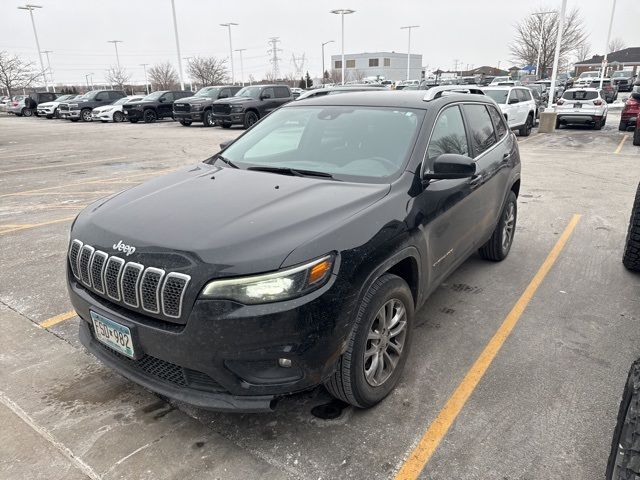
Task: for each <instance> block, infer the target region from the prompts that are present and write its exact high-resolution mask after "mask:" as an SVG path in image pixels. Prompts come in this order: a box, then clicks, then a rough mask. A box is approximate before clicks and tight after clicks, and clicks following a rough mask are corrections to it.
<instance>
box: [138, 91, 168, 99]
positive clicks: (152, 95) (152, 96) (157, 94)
mask: <svg viewBox="0 0 640 480" xmlns="http://www.w3.org/2000/svg"><path fill="white" fill-rule="evenodd" d="M162 95H164V91H160V92H153V93H150V94H149V95H147V96H146V97H144V98H143V99H142V100H157V99H159V98H160V97H161V96H162Z"/></svg>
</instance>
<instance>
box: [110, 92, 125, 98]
mask: <svg viewBox="0 0 640 480" xmlns="http://www.w3.org/2000/svg"><path fill="white" fill-rule="evenodd" d="M108 93H109V100H118V99H119V98H122V94H121V93H120V92H116V91H111V92H108Z"/></svg>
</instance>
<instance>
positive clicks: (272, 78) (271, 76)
mask: <svg viewBox="0 0 640 480" xmlns="http://www.w3.org/2000/svg"><path fill="white" fill-rule="evenodd" d="M264 79H265V80H266V81H267V82H270V83H271V82H275V81H276V76H275V75H274V74H273V72H266V73H265V74H264Z"/></svg>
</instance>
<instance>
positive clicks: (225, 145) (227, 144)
mask: <svg viewBox="0 0 640 480" xmlns="http://www.w3.org/2000/svg"><path fill="white" fill-rule="evenodd" d="M233 142H235V140H227V141H226V142H222V143H221V144H220V150H224V149H225V148H227V147H228V146H229V145H231V144H232V143H233Z"/></svg>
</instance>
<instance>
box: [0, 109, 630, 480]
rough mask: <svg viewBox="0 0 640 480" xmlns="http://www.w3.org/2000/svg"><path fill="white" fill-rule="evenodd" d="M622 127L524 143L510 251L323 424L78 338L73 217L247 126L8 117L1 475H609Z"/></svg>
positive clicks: (467, 279)
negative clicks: (158, 385)
mask: <svg viewBox="0 0 640 480" xmlns="http://www.w3.org/2000/svg"><path fill="white" fill-rule="evenodd" d="M618 122H619V112H618V113H616V112H615V111H613V110H612V111H610V112H609V118H608V121H607V125H606V126H605V127H604V129H603V130H602V131H594V130H590V129H584V128H571V129H569V128H564V129H561V130H559V131H556V132H555V133H553V134H538V133H537V131H536V130H534V132H533V133H532V135H531V136H530V137H527V138H520V139H519V140H520V152H521V159H522V187H521V190H520V197H519V202H518V206H519V212H518V213H519V215H518V217H519V218H518V228H517V233H516V239H515V243H514V245H513V249H512V251H511V254H510V255H509V257H508V258H507V259H506V260H505V261H504V262H501V263H489V262H486V261H483V260H481V259H480V258H479V257H477V256H474V257H472V258H471V259H469V260H468V261H467V262H466V263H464V264H463V266H462V267H461V268H460V269H458V270H457V271H456V272H455V273H454V274H453V275H452V276H451V277H450V278H449V279H448V280H447V281H446V283H445V284H443V285H442V286H441V287H440V288H439V289H438V290H437V291H436V292H435V293H434V294H433V295H432V297H431V298H430V299H429V300H428V301H427V303H426V305H425V306H424V307H423V308H422V309H421V310H420V311H419V312H417V319H418V327H417V330H416V334H415V336H414V340H413V342H414V343H413V346H412V352H411V356H410V358H409V361H408V363H407V365H406V368H405V372H404V376H403V379H402V381H401V382H400V384H399V385H398V388H396V390H395V391H394V392H392V394H391V395H390V396H389V397H388V398H387V399H386V400H384V401H383V402H382V403H381V404H380V405H378V406H376V407H374V408H372V409H370V410H356V409H353V408H350V407H349V408H345V409H343V410H342V412H341V414H340V415H339V416H338V418H335V419H328V420H327V419H322V418H318V417H316V416H315V415H313V414H312V412H311V410H312V408H313V407H315V406H317V405H323V404H327V403H328V402H330V397H329V395H328V394H327V392H325V391H324V390H323V389H320V388H319V389H316V390H313V391H309V392H306V393H303V394H298V395H295V396H292V397H289V398H285V399H282V400H281V401H280V402H279V403H278V406H277V408H276V411H275V412H273V413H268V414H228V413H224V414H222V413H215V412H209V411H204V410H199V409H196V408H193V407H191V406H188V405H184V404H179V403H173V402H172V403H167V402H165V401H164V400H163V399H162V398H159V397H157V396H155V395H154V394H152V393H150V392H148V391H146V390H144V389H143V388H141V387H138V386H137V385H135V384H133V383H131V382H129V381H127V380H125V379H123V378H122V377H120V376H118V375H117V374H115V373H113V372H112V371H110V370H109V369H108V368H106V367H104V366H102V365H101V364H100V363H99V362H98V361H97V360H95V359H94V358H93V357H91V356H89V355H88V354H86V353H85V352H84V350H83V349H82V348H81V346H80V344H79V341H78V335H77V329H78V322H79V319H78V317H77V316H75V315H74V312H73V311H72V307H71V304H70V302H69V300H68V297H67V292H66V286H65V275H64V268H65V267H64V266H65V254H66V251H67V245H68V241H69V235H68V232H69V228H70V225H71V221H72V220H73V218H74V217H75V215H76V214H77V213H78V212H79V211H80V210H81V209H82V208H83V207H85V206H86V205H88V204H90V203H91V202H92V201H94V200H96V199H98V198H101V197H103V196H105V195H109V194H112V193H115V192H117V191H120V190H123V189H126V188H129V187H131V186H133V185H136V184H138V183H140V182H143V181H145V180H147V179H150V178H152V177H154V176H156V175H161V174H163V173H166V172H169V171H172V170H174V169H177V168H179V167H183V166H188V165H191V164H194V163H196V162H198V161H200V160H202V159H204V158H206V157H207V156H209V155H211V154H212V153H214V152H215V151H217V146H218V144H219V143H221V142H223V141H226V140H229V139H231V138H234V137H235V136H237V135H238V134H239V133H241V132H242V130H239V129H236V128H232V129H230V130H224V129H221V128H204V127H201V126H200V125H197V126H196V125H195V124H194V125H193V126H191V127H188V128H186V127H181V126H180V125H179V124H177V123H176V122H172V121H160V122H158V123H154V124H95V123H70V122H66V121H61V120H59V121H56V120H45V119H41V118H15V117H11V116H6V115H3V116H0V172H1V175H0V199H1V202H0V252H1V259H2V260H1V265H2V267H1V269H0V325H1V326H2V329H1V330H0V342H1V344H2V348H1V350H0V423H2V425H3V426H4V428H5V432H9V435H8V438H11V439H13V440H12V441H11V442H8V441H6V439H7V437H6V436H4V435H3V438H4V439H5V441H3V442H2V446H0V478H7V479H19V478H43V479H44V478H46V479H75V478H92V479H95V478H101V479H116V478H149V479H155V478H180V479H182V480H185V479H190V478H194V479H196V478H197V479H203V478H225V479H227V478H233V479H236V478H237V479H244V478H261V479H262V478H273V479H280V478H314V479H337V478H354V479H386V478H394V477H396V478H415V476H416V475H417V474H418V472H421V473H419V478H425V479H426V478H429V479H452V478H455V479H487V478H496V479H497V478H500V479H505V480H506V479H515V478H522V479H529V478H546V479H554V478H579V479H591V478H594V479H595V478H602V477H603V475H604V469H605V465H606V461H607V455H608V453H609V447H610V442H611V435H612V430H613V426H614V424H615V417H616V414H617V408H618V404H619V401H620V395H621V392H622V386H623V383H624V381H625V379H626V373H627V371H628V368H629V365H630V364H631V362H632V361H633V360H634V359H636V358H637V357H638V354H639V352H638V348H639V347H638V346H639V345H640V328H638V322H639V320H640V301H639V297H638V287H639V286H640V280H639V278H638V277H637V276H635V275H633V274H631V273H629V272H628V271H626V270H625V269H624V268H623V266H622V264H621V256H622V248H623V245H624V239H625V235H626V229H627V223H628V219H629V212H630V210H631V205H632V202H633V198H634V195H635V191H636V187H637V185H638V179H640V148H638V147H634V146H633V145H632V143H631V136H632V134H631V133H623V132H619V131H618V129H617V126H618ZM202 208H207V209H209V208H211V209H216V208H224V205H194V209H202ZM142 221H143V219H141V222H142ZM166 221H167V223H169V224H170V222H171V218H170V217H167V218H166ZM212 228H215V226H212ZM5 435H6V434H5ZM423 466H424V469H422V467H423Z"/></svg>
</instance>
